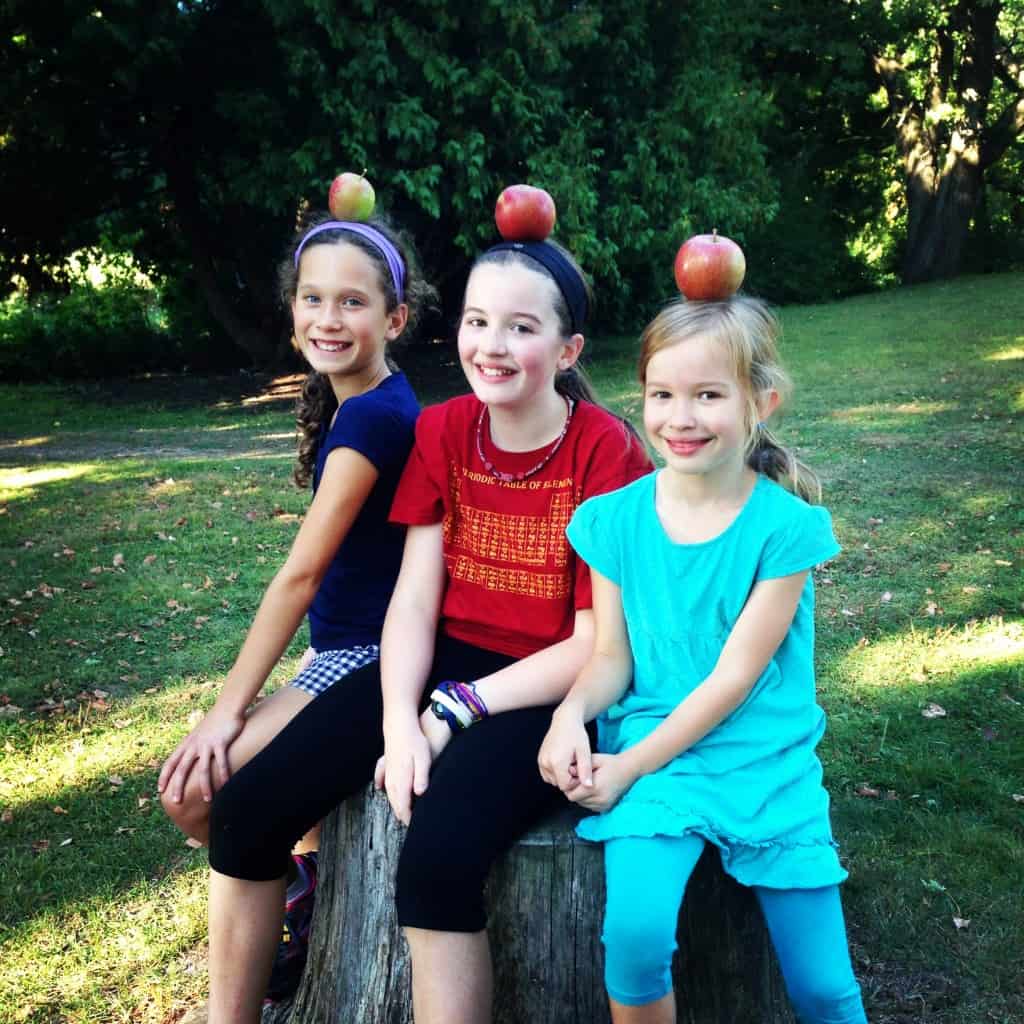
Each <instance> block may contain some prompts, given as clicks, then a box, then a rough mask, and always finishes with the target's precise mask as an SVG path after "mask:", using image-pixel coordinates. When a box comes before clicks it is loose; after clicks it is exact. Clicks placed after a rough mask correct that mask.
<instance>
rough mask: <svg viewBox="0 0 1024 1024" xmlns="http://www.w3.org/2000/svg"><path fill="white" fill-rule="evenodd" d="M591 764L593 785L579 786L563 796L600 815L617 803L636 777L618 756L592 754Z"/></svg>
mask: <svg viewBox="0 0 1024 1024" xmlns="http://www.w3.org/2000/svg"><path fill="white" fill-rule="evenodd" d="M593 762H594V779H593V785H590V786H584V785H579V786H577V787H576V788H575V789H574V790H572V791H571V792H567V793H566V794H565V795H566V796H567V797H568V798H569V799H570V800H571V801H572V802H573V803H575V804H579V805H580V806H581V807H586V808H587V810H588V811H597V812H598V813H601V812H604V811H608V810H611V808H612V807H614V806H615V805H616V804H617V803H618V802H619V799H620V798H621V796H622V794H623V793H625V792H626V790H627V789H629V787H630V786H632V785H633V783H634V782H636V779H637V776H636V774H635V773H634V772H633V771H632V770H631V769H630V768H629V766H628V764H627V763H626V762H625V761H624V760H623V758H622V756H621V755H619V754H594V758H593Z"/></svg>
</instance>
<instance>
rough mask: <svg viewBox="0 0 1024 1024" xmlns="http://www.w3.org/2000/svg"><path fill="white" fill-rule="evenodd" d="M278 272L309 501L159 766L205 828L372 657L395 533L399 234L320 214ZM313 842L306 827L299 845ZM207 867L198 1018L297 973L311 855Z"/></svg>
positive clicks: (414, 302) (403, 400) (279, 807)
mask: <svg viewBox="0 0 1024 1024" xmlns="http://www.w3.org/2000/svg"><path fill="white" fill-rule="evenodd" d="M280 277H281V285H282V297H283V298H284V300H285V302H286V303H287V305H288V306H289V308H290V310H291V314H292V319H293V326H294V335H293V339H292V343H293V345H294V346H295V348H296V349H297V350H298V351H299V352H300V353H301V354H302V356H303V357H304V358H305V360H306V361H307V362H308V363H309V366H310V372H309V375H308V377H307V380H306V383H305V385H304V388H303V395H302V398H301V400H300V403H299V410H298V422H299V427H300V434H301V437H300V444H299V455H298V465H297V468H296V472H295V478H296V481H297V482H298V483H299V484H300V485H302V486H306V485H308V484H309V483H310V482H312V485H313V501H312V504H311V505H310V508H309V511H308V512H307V513H306V516H305V518H304V520H303V522H302V526H301V528H300V529H299V533H298V536H297V537H296V538H295V542H294V544H293V545H292V548H291V551H290V552H289V554H288V558H287V559H286V561H285V563H284V565H283V566H282V567H281V569H280V570H279V571H278V573H277V574H276V575H275V577H274V579H273V580H272V581H271V583H270V585H269V586H268V588H267V591H266V593H265V595H264V597H263V600H262V602H261V604H260V607H259V610H258V611H257V613H256V617H255V619H254V621H253V624H252V627H251V628H250V630H249V634H248V636H247V637H246V639H245V643H244V644H243V645H242V649H241V651H240V653H239V655H238V657H237V659H236V661H235V664H234V665H233V667H232V668H231V671H230V672H229V673H228V675H227V679H226V681H225V683H224V687H223V689H222V690H221V693H220V696H219V697H218V698H217V701H216V703H215V705H214V706H213V708H212V709H211V710H210V711H209V713H208V714H207V715H206V716H205V717H204V718H203V720H202V721H201V722H200V723H199V724H198V725H197V726H196V727H195V728H194V729H193V730H192V731H191V732H190V733H189V734H188V735H187V736H186V737H185V738H184V739H183V740H182V741H181V743H180V744H179V745H178V746H177V748H176V749H175V750H174V752H173V753H172V754H171V756H170V757H169V758H168V759H167V761H166V763H165V764H164V766H163V769H162V771H161V772H160V778H159V782H158V788H159V790H160V794H161V800H162V802H163V805H164V808H165V809H166V811H167V813H168V814H169V815H170V817H171V818H172V820H173V821H174V822H175V823H176V824H177V825H178V826H179V827H180V828H181V829H182V830H183V831H184V832H186V833H187V834H188V835H189V836H191V837H193V838H195V839H197V840H199V841H200V842H203V843H206V842H207V839H208V836H209V822H210V808H211V801H212V799H213V796H214V793H215V792H216V791H218V790H219V789H220V788H221V787H223V786H224V785H225V784H226V783H227V782H228V779H229V777H230V776H232V774H233V773H235V772H237V771H238V770H239V769H240V768H241V767H242V766H243V765H245V764H246V763H247V762H249V761H250V760H251V759H252V758H253V757H254V756H255V755H256V754H258V753H260V752H262V751H267V753H268V754H269V753H271V752H272V750H273V746H274V744H275V741H277V740H278V738H279V736H280V734H281V732H282V730H283V729H284V728H285V726H286V725H288V724H289V723H290V722H291V721H292V719H294V718H295V716H296V715H297V714H298V713H299V712H300V711H302V710H303V709H304V708H305V707H306V706H307V705H308V704H309V703H310V702H311V701H313V700H314V699H315V698H316V697H318V696H319V695H321V694H322V693H324V692H325V691H326V690H328V689H329V688H330V687H331V686H332V685H333V684H334V683H336V682H337V681H338V680H340V679H342V678H344V677H345V676H346V675H348V674H349V673H351V672H353V671H354V670H356V669H358V668H361V667H363V666H365V665H368V664H370V663H372V662H374V661H376V659H377V658H378V656H379V642H380V633H381V627H382V624H383V621H384V613H385V611H386V609H387V604H388V600H389V598H390V596H391V591H392V589H393V588H394V584H395V580H396V578H397V576H398V568H399V564H400V562H401V557H402V547H403V544H404V533H405V531H404V529H403V528H402V527H401V526H398V525H396V524H392V523H389V522H388V510H389V508H390V506H391V500H392V498H393V496H394V491H395V488H396V487H397V485H398V479H399V476H400V475H401V472H402V468H403V466H404V464H405V461H406V458H407V456H408V454H409V451H410V449H411V447H412V443H413V432H414V427H415V422H416V418H417V415H418V413H419V406H418V403H417V401H416V397H415V395H414V394H413V392H412V389H411V388H410V386H409V383H408V381H407V380H406V378H405V375H404V374H402V373H400V372H398V371H397V369H396V368H395V367H394V366H393V364H392V363H391V362H390V361H389V360H388V358H387V347H388V345H389V343H391V342H393V341H395V340H396V339H397V338H399V337H400V336H401V335H402V334H403V332H405V331H406V329H407V328H408V327H409V325H410V323H411V321H412V319H413V318H414V316H415V313H416V311H417V307H418V306H419V304H420V303H421V301H422V299H423V298H424V297H425V295H426V294H427V293H428V291H429V289H428V288H427V286H426V285H425V284H424V283H423V282H422V281H421V280H420V279H419V278H418V277H417V276H416V273H415V269H414V268H413V267H412V266H411V265H410V253H409V250H408V248H407V246H406V245H404V244H403V243H402V242H400V241H399V240H398V238H397V237H396V235H395V233H394V232H393V231H392V230H391V229H390V228H389V227H387V226H386V225H385V224H383V223H382V222H379V221H376V220H375V221H373V222H370V223H351V222H342V221H332V220H326V219H320V220H319V222H316V223H314V224H313V225H312V226H311V227H308V229H306V230H304V231H303V232H302V233H301V235H300V237H299V238H298V239H297V244H296V245H295V247H294V252H293V253H292V254H291V255H290V256H289V258H288V260H287V261H286V262H285V264H284V265H283V266H282V268H281V274H280ZM307 612H308V614H309V624H310V644H311V645H310V649H309V650H308V651H307V652H306V655H305V656H304V658H303V660H302V664H301V666H300V670H299V673H298V675H297V676H296V677H295V678H294V679H293V680H292V682H291V685H289V686H286V687H282V688H281V689H279V690H278V691H277V692H275V693H274V694H272V695H271V696H270V697H268V698H267V699H266V700H264V701H262V702H261V703H260V704H259V705H258V706H257V707H255V708H253V709H250V705H251V704H252V702H253V700H254V699H255V697H256V696H257V694H258V693H259V692H260V690H261V689H262V687H263V685H264V683H265V682H266V680H267V678H268V676H269V675H270V673H271V671H272V670H273V668H274V666H275V664H276V663H277V661H278V659H279V658H280V657H281V656H282V654H283V653H284V652H285V650H286V649H287V647H288V645H289V644H290V643H291V640H292V638H293V637H294V635H295V632H296V630H297V629H298V628H299V626H300V624H301V623H302V619H303V617H304V616H305V615H306V614H307ZM281 768H282V771H281V773H280V778H281V782H282V784H281V785H279V786H276V787H274V788H271V789H269V790H264V791H263V792H261V793H260V801H259V805H258V806H254V807H253V808H252V810H251V814H252V816H253V817H254V818H257V819H259V820H260V821H262V822H264V823H265V825H266V827H267V828H273V823H274V821H275V819H276V818H279V817H280V816H281V815H283V814H285V813H286V811H287V807H288V804H289V802H290V798H291V794H292V793H293V792H294V788H295V783H296V781H298V783H299V785H301V784H302V779H301V777H298V778H297V776H296V773H299V772H301V765H296V764H286V765H282V766H281ZM315 842H316V839H315V836H313V835H312V834H311V835H310V836H307V837H306V840H304V844H302V845H303V846H304V847H305V849H306V850H308V849H309V847H310V846H311V845H315ZM300 848H302V846H300V847H297V849H300ZM211 868H212V869H213V870H211V880H210V957H209V965H210V1019H211V1021H212V1020H220V1019H228V1018H229V1017H230V1018H231V1019H255V1016H256V1015H257V1014H258V1012H259V1007H260V1004H261V1002H262V1000H263V998H264V994H265V993H266V994H268V995H270V996H271V997H275V996H282V995H284V994H286V993H287V992H288V991H290V990H291V989H293V988H294V987H295V986H296V985H297V983H298V977H299V974H300V973H301V970H302V965H303V963H304V960H305V955H304V954H305V945H306V942H305V940H306V936H307V934H308V928H309V921H310V918H311V916H312V895H313V891H314V890H315V885H316V859H315V854H309V853H303V854H297V855H296V856H295V857H293V859H292V863H291V864H290V865H289V870H288V872H287V873H285V872H283V871H282V877H280V878H276V879H273V880H270V881H251V880H249V879H244V878H239V877H235V876H233V875H232V874H230V873H224V872H223V871H221V870H218V866H217V864H216V863H213V862H212V861H211ZM286 888H287V893H286ZM282 908H284V910H285V917H284V922H285V926H284V932H283V933H282V924H281V922H282ZM275 951H276V953H275ZM275 957H276V959H275ZM272 967H273V975H272V974H271V970H272ZM268 978H270V979H271V986H270V989H269V990H268V987H267V984H268ZM235 1015H237V1017H236V1016H235Z"/></svg>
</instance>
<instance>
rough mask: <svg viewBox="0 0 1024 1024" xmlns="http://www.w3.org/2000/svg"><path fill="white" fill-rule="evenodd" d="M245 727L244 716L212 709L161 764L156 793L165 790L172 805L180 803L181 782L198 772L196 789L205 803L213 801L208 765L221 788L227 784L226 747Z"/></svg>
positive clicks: (182, 787)
mask: <svg viewBox="0 0 1024 1024" xmlns="http://www.w3.org/2000/svg"><path fill="white" fill-rule="evenodd" d="M244 724H245V715H241V714H234V713H232V712H227V711H222V710H219V709H218V708H217V707H216V706H214V707H213V708H212V709H211V710H210V712H209V714H207V716H206V717H205V718H204V719H203V720H202V721H201V722H200V723H199V724H198V725H197V726H196V727H195V728H194V729H193V730H192V731H191V732H190V733H189V734H188V735H187V736H186V737H185V738H184V739H183V740H182V741H181V742H180V743H179V744H178V745H177V747H175V748H174V753H172V754H171V756H170V757H169V758H167V760H166V761H165V762H164V766H163V768H161V769H160V777H159V778H158V779H157V783H156V788H157V792H159V793H162V792H164V790H167V791H168V796H169V797H170V800H171V802H172V803H176V804H178V803H181V795H182V792H183V791H184V789H185V783H186V782H187V781H188V777H189V775H190V774H191V772H192V770H193V769H195V771H197V772H198V778H199V790H200V792H201V793H202V794H203V799H204V800H205V801H206V802H207V803H209V802H210V801H211V800H212V799H213V779H212V777H211V773H210V765H211V762H212V763H213V764H215V765H216V767H217V774H218V776H219V783H220V785H221V786H223V785H224V783H225V782H227V781H228V776H229V775H230V774H231V769H230V768H229V767H228V747H230V746H231V744H232V743H234V741H235V739H236V737H237V736H238V734H239V733H240V732H241V731H242V726H243V725H244Z"/></svg>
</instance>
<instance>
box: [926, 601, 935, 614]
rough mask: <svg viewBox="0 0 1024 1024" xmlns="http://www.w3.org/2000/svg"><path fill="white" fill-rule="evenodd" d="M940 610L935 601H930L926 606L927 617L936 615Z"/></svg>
mask: <svg viewBox="0 0 1024 1024" xmlns="http://www.w3.org/2000/svg"><path fill="white" fill-rule="evenodd" d="M938 610H939V606H938V605H937V604H936V603H935V602H934V601H929V602H928V603H927V604H926V605H925V606H924V613H925V615H935V613H936V612H937V611H938Z"/></svg>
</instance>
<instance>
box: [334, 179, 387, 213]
mask: <svg viewBox="0 0 1024 1024" xmlns="http://www.w3.org/2000/svg"><path fill="white" fill-rule="evenodd" d="M364 175H365V172H364V174H353V173H352V172H351V171H346V172H345V173H344V174H339V175H338V176H337V177H336V178H335V179H334V181H332V182H331V188H330V191H329V192H328V193H327V208H328V209H329V210H330V211H331V216H332V217H333V218H334V219H335V220H348V221H357V222H362V221H366V220H369V219H370V217H372V216H373V207H374V203H375V202H376V199H377V197H376V195H375V194H374V191H373V186H372V185H371V184H370V183H369V182H368V181H367V180H366V178H365V176H364Z"/></svg>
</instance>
